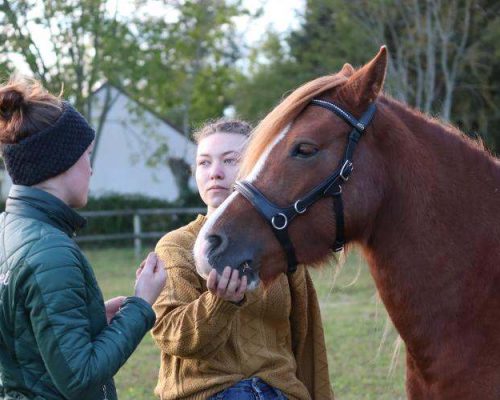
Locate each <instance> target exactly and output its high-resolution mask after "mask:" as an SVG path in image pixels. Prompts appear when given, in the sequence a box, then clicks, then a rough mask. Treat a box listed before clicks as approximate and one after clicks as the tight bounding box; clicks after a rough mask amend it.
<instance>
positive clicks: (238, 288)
mask: <svg viewBox="0 0 500 400" xmlns="http://www.w3.org/2000/svg"><path fill="white" fill-rule="evenodd" d="M217 278H218V276H217V271H216V270H215V269H212V270H211V271H210V274H209V275H208V278H207V288H208V290H209V291H210V293H212V294H214V295H216V296H219V297H220V298H221V299H224V300H226V301H230V302H232V303H239V302H240V301H241V300H243V297H245V292H246V290H247V277H246V276H243V278H241V279H240V278H239V272H238V270H237V269H231V267H226V268H224V271H223V272H222V275H220V277H219V279H217Z"/></svg>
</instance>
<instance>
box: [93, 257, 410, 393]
mask: <svg viewBox="0 0 500 400" xmlns="http://www.w3.org/2000/svg"><path fill="white" fill-rule="evenodd" d="M86 254H87V256H88V258H89V259H90V262H91V263H92V265H93V267H94V269H95V272H96V275H97V279H98V282H99V284H100V286H101V288H102V290H103V292H104V297H105V298H109V297H112V296H118V295H130V294H132V293H133V288H132V287H133V281H134V276H135V268H136V265H137V263H136V262H135V260H134V256H133V251H132V249H119V250H118V249H107V250H93V251H86ZM313 278H314V282H315V284H316V288H317V290H318V296H319V300H320V303H321V307H322V315H323V320H324V326H325V334H326V341H327V346H328V356H329V361H330V376H331V382H332V385H333V388H334V391H335V394H336V399H337V400H361V399H366V400H368V399H373V400H397V399H404V398H405V395H404V348H403V347H402V346H401V350H400V354H396V356H395V358H394V359H395V363H393V364H394V365H395V367H394V370H393V371H392V372H391V371H390V366H391V360H392V358H393V354H394V350H395V348H396V346H395V343H396V341H397V335H396V333H395V331H394V328H393V327H392V325H390V324H388V320H387V314H386V312H385V309H384V307H383V305H382V303H381V302H380V300H379V299H378V297H377V293H376V290H375V287H374V284H373V281H372V279H371V276H370V274H369V272H368V268H367V266H366V265H365V263H364V262H363V261H362V260H361V258H360V257H359V256H358V255H357V254H356V253H353V254H351V255H350V256H349V257H348V259H347V261H346V262H345V264H344V265H343V267H342V268H341V269H340V270H338V269H336V268H335V267H334V266H332V267H325V268H323V269H322V270H319V271H313ZM158 366H159V351H158V350H157V348H156V347H155V346H154V344H153V342H152V340H151V336H150V335H147V336H146V337H145V338H144V340H143V341H142V343H141V345H140V346H139V348H138V350H137V351H136V352H135V353H134V354H133V355H132V357H131V358H130V359H129V361H128V362H127V364H126V365H125V366H124V367H123V368H122V369H121V370H120V372H119V373H118V374H117V376H116V384H117V387H118V394H119V398H120V399H121V400H132V399H134V400H145V399H153V398H154V395H153V393H152V392H153V388H154V386H155V384H156V378H157V372H158Z"/></svg>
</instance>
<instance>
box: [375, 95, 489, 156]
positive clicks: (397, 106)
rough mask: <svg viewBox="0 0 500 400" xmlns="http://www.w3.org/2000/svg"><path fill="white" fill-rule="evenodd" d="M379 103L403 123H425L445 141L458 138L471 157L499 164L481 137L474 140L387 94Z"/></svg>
mask: <svg viewBox="0 0 500 400" xmlns="http://www.w3.org/2000/svg"><path fill="white" fill-rule="evenodd" d="M379 101H380V102H381V103H382V104H386V105H388V106H389V107H391V108H392V109H393V110H394V111H396V112H397V113H398V115H399V116H400V118H401V119H402V120H403V121H406V122H407V123H409V124H412V123H413V121H417V120H420V121H425V122H426V123H427V124H428V127H429V131H428V133H430V132H433V133H434V134H435V133H436V132H439V133H438V136H439V137H441V138H443V139H444V140H450V139H452V138H457V139H459V140H458V142H457V144H458V145H459V146H460V147H461V148H462V149H463V150H464V151H465V153H468V150H467V149H469V150H472V153H468V154H471V156H472V154H476V155H477V156H479V157H485V159H488V160H492V161H493V162H495V163H498V159H496V157H495V156H494V155H493V153H492V152H491V151H490V150H489V149H488V148H487V147H486V146H485V144H484V141H483V140H482V138H481V137H479V136H478V137H476V138H472V137H470V136H469V135H467V134H466V133H465V132H462V131H461V130H460V129H459V128H457V127H456V126H455V125H453V124H451V123H450V122H447V121H443V120H442V119H440V118H438V117H433V116H430V115H428V114H425V113H423V112H422V111H420V110H418V109H416V108H414V107H410V106H408V105H407V104H404V103H402V102H400V101H398V100H395V99H393V98H392V97H390V96H388V95H387V94H384V95H382V96H380V97H379ZM443 134H445V135H443Z"/></svg>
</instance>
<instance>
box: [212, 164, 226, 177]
mask: <svg viewBox="0 0 500 400" xmlns="http://www.w3.org/2000/svg"><path fill="white" fill-rule="evenodd" d="M210 178H211V179H224V169H223V168H222V166H221V164H219V163H213V164H212V168H211V170H210Z"/></svg>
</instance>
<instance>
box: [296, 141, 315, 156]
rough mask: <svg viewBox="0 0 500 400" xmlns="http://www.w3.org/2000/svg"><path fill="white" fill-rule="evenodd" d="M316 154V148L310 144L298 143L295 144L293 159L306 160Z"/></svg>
mask: <svg viewBox="0 0 500 400" xmlns="http://www.w3.org/2000/svg"><path fill="white" fill-rule="evenodd" d="M317 152H318V148H317V147H316V146H315V145H313V144H311V143H299V144H297V145H296V146H295V147H294V149H293V151H292V156H293V157H300V158H307V157H311V156H313V155H315V154H316V153H317Z"/></svg>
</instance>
